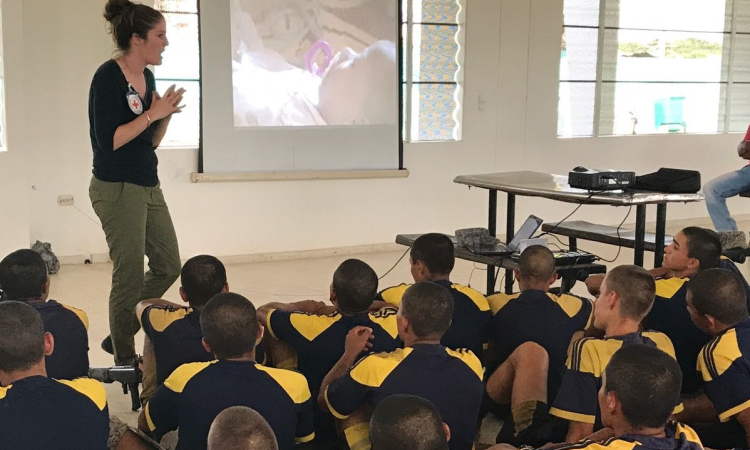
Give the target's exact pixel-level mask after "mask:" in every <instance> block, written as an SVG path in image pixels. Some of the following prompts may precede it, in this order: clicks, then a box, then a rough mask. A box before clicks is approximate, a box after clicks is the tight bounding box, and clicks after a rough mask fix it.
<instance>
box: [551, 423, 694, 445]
mask: <svg viewBox="0 0 750 450" xmlns="http://www.w3.org/2000/svg"><path fill="white" fill-rule="evenodd" d="M665 432H666V436H664V437H653V436H643V435H638V434H626V435H624V436H620V437H619V438H611V439H607V440H606V441H603V442H594V441H588V440H584V441H581V442H577V443H575V444H559V445H553V446H552V447H550V448H551V449H553V450H573V449H575V450H626V449H627V450H703V445H702V444H701V441H700V439H699V438H698V435H697V434H696V433H695V431H694V430H693V429H692V428H690V427H688V426H687V425H683V424H681V423H677V422H670V423H668V424H667V426H666V427H665Z"/></svg>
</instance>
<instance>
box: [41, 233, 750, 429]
mask: <svg viewBox="0 0 750 450" xmlns="http://www.w3.org/2000/svg"><path fill="white" fill-rule="evenodd" d="M694 224H695V225H701V226H707V225H708V224H707V223H706V222H705V221H704V222H696V223H694ZM686 225H688V224H687V223H682V222H680V223H671V224H670V226H669V227H668V229H667V232H668V233H674V232H676V231H678V230H679V229H680V228H682V227H683V226H686ZM740 225H742V229H745V230H747V229H750V220H743V222H742V223H741V224H740ZM562 239H563V240H565V238H562ZM579 246H581V247H583V249H585V250H588V251H590V252H592V253H596V254H598V255H600V256H602V257H604V258H606V259H612V258H614V256H615V254H616V253H617V249H616V248H615V247H611V246H605V245H600V244H595V243H589V242H585V241H581V242H579ZM404 251H405V249H404ZM404 251H393V252H382V253H369V254H361V255H348V256H336V257H326V258H315V259H305V260H290V261H272V262H259V263H251V264H236V265H228V266H227V271H228V280H229V286H230V290H232V291H233V292H237V293H240V294H242V295H245V296H246V297H247V298H249V299H250V300H251V301H252V302H253V303H254V304H255V305H256V306H259V305H262V304H264V303H267V302H270V301H277V302H278V301H281V302H291V301H296V300H302V299H315V300H327V299H328V288H329V284H330V282H331V276H332V274H333V271H334V270H335V269H336V267H337V266H338V264H339V263H340V262H341V261H343V260H344V259H347V258H352V257H353V258H359V259H362V260H364V261H366V262H367V263H369V264H370V265H371V266H372V267H373V268H374V269H375V271H376V272H377V273H378V274H383V273H385V272H386V271H388V269H390V268H391V267H392V266H393V265H394V264H395V263H396V261H397V260H398V259H399V258H400V257H401V256H402V255H403V254H404ZM632 261H633V252H632V250H629V249H622V250H621V252H620V254H619V257H618V258H617V260H616V262H615V263H612V264H608V265H609V266H610V267H612V266H614V265H617V264H626V263H632ZM646 261H647V263H646V264H647V267H651V264H652V263H653V254H650V253H649V254H647V255H646ZM741 269H742V271H743V273H744V274H745V276H748V275H749V274H750V271H748V269H747V267H746V266H743V267H741ZM111 270H112V266H111V265H110V264H94V265H85V266H84V265H68V266H63V267H62V269H61V270H60V272H59V273H58V274H56V275H54V276H53V277H52V286H51V298H54V299H56V300H58V301H60V302H63V303H66V304H70V305H72V306H76V307H79V308H82V309H84V310H85V311H86V312H87V313H88V315H89V319H90V324H91V325H90V327H91V328H90V330H89V339H90V347H91V350H90V358H91V365H92V366H93V367H104V366H109V365H112V357H111V356H110V355H108V354H106V353H104V351H102V350H101V349H100V347H99V344H100V342H101V340H102V339H103V338H104V337H105V336H106V335H107V334H108V318H107V297H108V295H109V283H110V274H111ZM485 274H486V272H485V270H484V267H482V266H479V265H476V266H475V265H473V264H472V263H469V262H466V261H457V264H456V268H455V269H454V272H453V276H452V280H453V281H455V282H457V283H461V284H468V285H471V286H472V287H474V288H476V289H478V290H480V291H484V286H485V283H486V277H485ZM402 282H411V276H410V274H409V266H408V257H405V258H404V259H402V260H401V262H400V263H399V264H398V265H397V266H396V267H395V269H394V270H393V271H392V272H391V273H390V274H389V275H387V276H386V277H385V278H383V280H381V284H380V285H381V287H387V286H390V285H394V284H399V283H402ZM498 286H500V283H498ZM177 290H178V284H175V285H174V286H172V288H171V289H170V290H169V291H168V292H167V293H166V295H165V298H167V299H169V300H172V301H175V302H179V301H180V299H179V295H178V292H177ZM574 292H575V293H578V294H581V295H584V294H585V288H584V287H583V285H582V283H579V284H578V285H576V287H575V288H574ZM136 340H137V342H138V346H139V348H140V347H141V346H142V342H143V337H142V333H139V335H138V336H137V338H136ZM107 392H108V394H109V407H110V412H111V413H112V414H114V415H117V416H118V417H120V418H121V419H122V420H124V421H126V422H128V423H130V424H135V423H136V419H137V413H135V412H132V411H130V399H129V397H127V396H125V395H123V394H122V390H121V388H120V386H119V385H110V386H108V387H107ZM496 432H497V424H496V423H494V422H493V423H486V424H485V426H484V427H483V433H482V435H483V436H482V439H481V440H482V442H491V441H492V440H493V439H494V434H495V433H496Z"/></svg>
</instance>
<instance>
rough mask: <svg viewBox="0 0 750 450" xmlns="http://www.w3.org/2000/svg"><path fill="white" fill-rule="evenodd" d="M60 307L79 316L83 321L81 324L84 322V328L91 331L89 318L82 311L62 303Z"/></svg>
mask: <svg viewBox="0 0 750 450" xmlns="http://www.w3.org/2000/svg"><path fill="white" fill-rule="evenodd" d="M60 306H62V307H63V308H65V309H67V310H68V311H70V312H72V313H74V314H75V315H76V316H78V318H79V319H81V322H83V326H84V327H86V329H87V330H88V329H89V316H88V315H87V314H86V313H85V312H84V311H83V310H82V309H78V308H73V307H72V306H68V305H63V304H62V303H60Z"/></svg>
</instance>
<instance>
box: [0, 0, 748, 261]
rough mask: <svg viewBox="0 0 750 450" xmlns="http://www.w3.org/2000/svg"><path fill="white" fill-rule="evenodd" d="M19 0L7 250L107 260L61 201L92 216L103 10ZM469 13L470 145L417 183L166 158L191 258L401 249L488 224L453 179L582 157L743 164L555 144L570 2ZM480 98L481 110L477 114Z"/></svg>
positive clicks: (426, 150) (418, 173) (642, 144)
mask: <svg viewBox="0 0 750 450" xmlns="http://www.w3.org/2000/svg"><path fill="white" fill-rule="evenodd" d="M21 1H22V0H3V4H2V5H3V19H4V24H5V25H6V27H5V29H4V32H5V33H6V35H8V34H9V35H10V38H8V37H7V36H6V49H8V48H9V47H11V48H12V49H13V50H12V51H11V52H10V53H9V54H7V55H6V65H7V66H6V74H7V82H8V92H9V108H8V127H9V141H10V151H9V152H8V153H7V154H5V155H0V211H3V216H6V214H8V213H10V216H11V217H10V218H9V219H8V218H7V217H6V223H4V225H3V227H2V229H3V234H4V235H3V236H0V250H4V249H5V248H7V247H8V246H18V245H21V244H22V243H24V242H25V240H30V241H33V240H36V239H41V240H45V241H50V242H52V244H53V249H54V250H55V251H56V252H57V253H58V254H59V255H86V256H87V255H90V254H101V253H106V251H107V250H106V243H105V241H104V236H103V233H102V232H101V229H100V228H99V227H98V226H97V225H96V224H95V223H92V222H91V221H90V220H89V219H87V218H86V217H84V215H83V214H81V213H80V212H79V211H77V210H75V209H73V208H70V207H59V206H57V203H56V199H57V196H58V195H60V194H73V195H75V197H76V205H77V206H78V207H79V208H80V209H81V210H82V211H83V212H84V213H86V214H88V215H89V216H91V217H94V218H95V215H94V214H93V211H92V210H91V207H90V206H89V204H88V194H87V188H88V181H89V178H90V169H91V155H90V154H91V150H90V144H89V140H88V118H87V96H88V86H89V82H90V78H91V75H92V74H93V72H94V71H95V70H96V68H97V67H98V66H99V64H101V63H102V62H103V61H105V60H106V58H108V57H109V56H110V55H111V54H112V47H111V44H110V40H109V37H108V36H107V35H106V31H105V27H104V20H103V19H102V17H101V11H102V8H103V3H104V1H103V0H66V1H64V2H62V1H59V0H35V1H33V2H30V1H25V2H23V9H21ZM467 4H468V8H467V10H468V12H467V32H466V42H467V47H466V91H465V108H464V111H465V113H464V132H463V136H464V141H463V142H460V143H439V144H412V145H408V146H406V148H405V165H406V167H407V168H408V169H409V170H410V171H411V176H410V177H409V178H408V179H401V180H355V181H317V182H283V183H281V182H268V183H234V184H197V185H196V184H192V183H190V181H189V175H190V173H191V172H194V171H196V169H197V158H198V156H197V152H196V151H194V150H160V151H159V158H160V177H161V180H162V185H163V188H164V191H165V194H166V196H167V201H168V203H169V205H170V209H171V211H172V214H173V218H174V221H175V225H176V228H177V233H178V237H179V240H180V246H181V252H182V256H183V257H188V256H191V255H194V254H197V253H202V252H208V253H213V254H216V255H242V254H251V253H261V252H263V253H265V252H281V251H293V250H306V249H318V248H330V247H341V246H353V245H361V244H372V243H382V242H392V241H393V238H394V236H395V235H396V234H397V233H399V232H424V231H429V230H436V231H445V232H452V231H453V230H455V229H456V228H461V227H467V226H479V225H483V224H485V223H486V201H487V194H486V191H481V190H471V191H469V190H468V189H467V188H465V187H462V186H459V185H455V184H454V183H452V179H453V178H454V177H455V176H456V175H460V174H469V173H485V172H492V171H504V170H521V169H524V168H526V169H534V170H540V171H555V172H567V171H568V170H569V169H570V168H571V167H573V166H576V165H581V164H583V165H588V166H591V167H618V168H627V169H632V170H635V171H637V172H640V173H645V172H651V171H654V170H656V169H658V168H659V167H662V166H664V167H693V168H698V169H699V170H701V171H702V173H703V175H704V178H705V179H708V178H710V177H712V176H715V175H716V174H719V173H721V172H724V171H728V170H731V169H733V168H736V167H738V166H739V165H740V164H741V163H740V162H739V161H737V159H736V157H733V154H734V150H733V148H734V146H735V144H736V141H737V140H738V139H739V137H738V136H737V135H706V136H694V135H692V136H657V137H643V136H638V137H627V138H597V139H564V140H561V139H557V138H556V127H557V118H556V111H557V66H558V63H559V49H560V30H561V24H562V7H561V2H559V1H555V2H552V1H549V0H502V1H498V0H467ZM9 25H10V28H9ZM6 53H7V51H6ZM12 83H14V84H15V86H14V85H13V84H12ZM22 85H23V86H26V88H25V89H23V88H19V86H22ZM480 95H481V96H482V97H483V98H484V99H485V100H486V101H487V107H486V108H485V109H484V110H483V111H479V110H478V99H479V97H480ZM14 105H15V106H14ZM6 160H7V161H6ZM26 166H27V167H28V168H26ZM32 186H33V188H32ZM501 197H502V196H501ZM731 206H732V207H733V208H734V209H733V211H734V212H736V213H745V212H749V211H750V202H745V201H742V200H738V201H736V202H733V203H732V204H731ZM502 207H503V205H502V204H501V208H502ZM572 208H573V206H572V205H564V204H562V205H561V204H555V203H553V202H549V201H544V200H523V201H520V202H519V209H520V213H521V214H527V213H530V212H534V213H536V214H537V215H540V216H541V217H543V218H544V219H546V220H548V221H553V220H558V219H560V218H562V217H563V216H565V215H566V214H567V213H568V212H569V211H571V210H572ZM17 211H20V212H17ZM623 215H624V210H616V209H614V208H606V207H605V208H602V207H597V208H594V207H584V208H583V209H582V211H581V213H580V215H579V216H577V217H580V218H589V219H593V218H596V219H597V220H600V221H602V222H604V223H618V222H619V221H620V220H621V219H622V217H623ZM705 215H706V214H705V209H704V207H703V205H700V204H698V205H688V206H682V205H679V206H672V207H670V216H669V217H670V218H686V217H702V216H705ZM631 221H632V218H631ZM500 223H503V221H502V219H501V220H500Z"/></svg>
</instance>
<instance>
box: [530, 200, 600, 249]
mask: <svg viewBox="0 0 750 450" xmlns="http://www.w3.org/2000/svg"><path fill="white" fill-rule="evenodd" d="M602 192H604V189H602V190H601V191H595V192H592V193H590V194H589V196H588V197H586V200H584V201H583V203H581V204H580V205H578V206H576V208H575V209H574V210H573V211H572V212H571V213H570V214H568V215H567V216H565V218H564V219H563V220H561V221H559V222H557V223H556V224H554V225H553V226H552V228H550V229H549V230H548V231H545V232H544V233H542V234H540V235H538V236H536V237H537V238H540V237H542V236H546V235H548V234H551V233H552V232H553V231H555V229H556V228H557V227H559V226H560V225H562V223H563V222H565V221H566V220H568V219H570V217H571V216H572V215H573V214H575V213H576V212H578V210H579V209H581V207H582V206H583V205H585V204H587V203H588V202H589V200H591V199H592V198H593V197H594V196H595V195H597V194H601V193H602Z"/></svg>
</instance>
